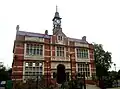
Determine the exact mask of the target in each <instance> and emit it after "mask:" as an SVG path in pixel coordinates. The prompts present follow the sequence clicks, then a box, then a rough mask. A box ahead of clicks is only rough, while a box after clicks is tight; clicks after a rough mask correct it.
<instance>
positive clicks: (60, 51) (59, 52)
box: [56, 47, 64, 57]
mask: <svg viewBox="0 0 120 89" xmlns="http://www.w3.org/2000/svg"><path fill="white" fill-rule="evenodd" d="M56 51H57V56H59V57H64V47H57V50H56Z"/></svg>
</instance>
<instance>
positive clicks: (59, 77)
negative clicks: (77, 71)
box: [57, 64, 66, 84]
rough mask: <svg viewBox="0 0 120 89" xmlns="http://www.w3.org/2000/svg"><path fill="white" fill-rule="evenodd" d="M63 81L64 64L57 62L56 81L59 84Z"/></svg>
mask: <svg viewBox="0 0 120 89" xmlns="http://www.w3.org/2000/svg"><path fill="white" fill-rule="evenodd" d="M65 81H66V73H65V66H64V65H63V64H59V65H58V66H57V83H59V84H61V83H63V82H65Z"/></svg>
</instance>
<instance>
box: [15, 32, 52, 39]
mask: <svg viewBox="0 0 120 89" xmlns="http://www.w3.org/2000/svg"><path fill="white" fill-rule="evenodd" d="M17 35H22V36H33V37H42V38H49V39H50V37H51V36H50V35H46V34H41V33H33V32H26V31H18V32H17Z"/></svg>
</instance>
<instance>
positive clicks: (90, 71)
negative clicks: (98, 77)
mask: <svg viewBox="0 0 120 89" xmlns="http://www.w3.org/2000/svg"><path fill="white" fill-rule="evenodd" d="M89 70H90V77H92V72H91V64H89Z"/></svg>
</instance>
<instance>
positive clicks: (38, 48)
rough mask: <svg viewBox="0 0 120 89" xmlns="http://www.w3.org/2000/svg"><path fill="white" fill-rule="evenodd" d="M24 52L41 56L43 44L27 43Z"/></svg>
mask: <svg viewBox="0 0 120 89" xmlns="http://www.w3.org/2000/svg"><path fill="white" fill-rule="evenodd" d="M26 54H27V55H40V56H42V55H43V45H36V44H27V47H26Z"/></svg>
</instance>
